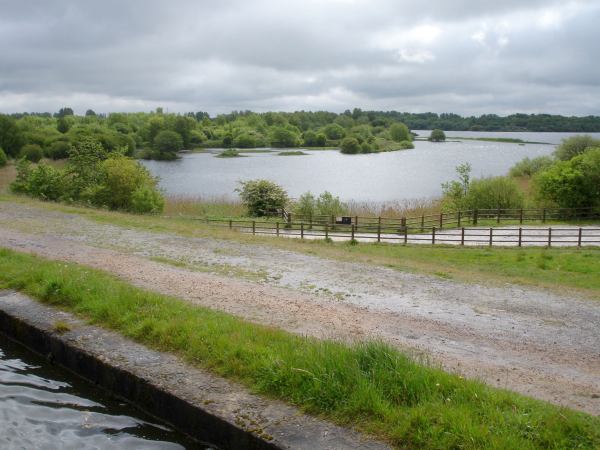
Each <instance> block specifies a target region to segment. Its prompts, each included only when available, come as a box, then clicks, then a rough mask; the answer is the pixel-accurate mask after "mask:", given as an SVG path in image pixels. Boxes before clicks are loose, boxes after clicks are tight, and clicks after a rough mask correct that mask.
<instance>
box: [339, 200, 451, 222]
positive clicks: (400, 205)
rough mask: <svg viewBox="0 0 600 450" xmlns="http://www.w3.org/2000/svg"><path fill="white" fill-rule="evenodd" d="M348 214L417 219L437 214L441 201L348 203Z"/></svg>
mask: <svg viewBox="0 0 600 450" xmlns="http://www.w3.org/2000/svg"><path fill="white" fill-rule="evenodd" d="M346 205H347V206H348V214H350V215H352V216H362V217H387V218H393V219H399V218H402V217H418V216H421V215H429V214H439V213H440V211H441V201H440V199H436V198H422V199H405V200H394V201H389V202H359V201H349V202H347V203H346Z"/></svg>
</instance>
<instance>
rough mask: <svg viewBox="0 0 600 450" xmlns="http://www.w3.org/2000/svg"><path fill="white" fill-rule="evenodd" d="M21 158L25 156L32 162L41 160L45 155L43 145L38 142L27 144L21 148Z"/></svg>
mask: <svg viewBox="0 0 600 450" xmlns="http://www.w3.org/2000/svg"><path fill="white" fill-rule="evenodd" d="M19 156H20V157H21V158H25V159H26V160H27V161H31V162H34V163H36V162H39V161H40V159H42V156H44V152H42V147H40V146H39V145H37V144H27V145H24V146H23V148H21V152H20V153H19Z"/></svg>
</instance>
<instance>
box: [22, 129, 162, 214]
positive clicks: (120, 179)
mask: <svg viewBox="0 0 600 450" xmlns="http://www.w3.org/2000/svg"><path fill="white" fill-rule="evenodd" d="M126 152H127V149H126V148H123V149H122V150H121V151H114V152H112V153H107V152H106V151H105V150H104V148H103V147H102V145H100V143H98V142H96V141H94V140H93V139H88V140H83V141H82V142H81V143H79V144H78V145H77V146H76V147H73V148H71V151H70V157H69V160H68V162H67V164H66V166H65V168H64V169H58V168H55V167H52V166H50V165H48V164H44V163H41V164H38V165H35V166H32V164H31V163H30V162H29V161H27V160H26V159H22V160H20V161H19V163H18V164H17V177H16V180H15V181H14V182H13V183H12V185H11V189H12V190H13V191H14V192H17V193H22V194H26V195H29V196H31V197H35V198H39V199H42V200H51V201H66V202H82V203H87V204H90V205H93V206H97V207H106V208H109V209H122V210H126V211H131V212H136V213H159V212H161V211H162V209H163V206H164V199H163V197H162V194H161V193H160V192H159V191H158V189H157V180H156V179H155V178H154V177H152V176H151V175H150V173H149V172H148V171H147V170H146V169H145V168H144V167H143V166H141V165H140V164H139V163H138V162H136V161H134V160H132V159H131V158H128V157H127V156H125V155H124V154H125V153H126Z"/></svg>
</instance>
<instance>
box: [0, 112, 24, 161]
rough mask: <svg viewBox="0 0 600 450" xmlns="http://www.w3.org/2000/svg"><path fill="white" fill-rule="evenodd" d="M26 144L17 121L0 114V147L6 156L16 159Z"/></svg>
mask: <svg viewBox="0 0 600 450" xmlns="http://www.w3.org/2000/svg"><path fill="white" fill-rule="evenodd" d="M24 143H25V141H24V138H23V134H22V133H21V131H20V130H19V127H18V126H17V123H16V121H15V119H13V118H12V117H10V116H7V115H5V114H0V147H2V149H3V150H4V151H5V152H6V155H7V156H10V157H13V158H14V157H16V156H17V155H18V154H19V150H20V149H21V147H22V146H23V144H24Z"/></svg>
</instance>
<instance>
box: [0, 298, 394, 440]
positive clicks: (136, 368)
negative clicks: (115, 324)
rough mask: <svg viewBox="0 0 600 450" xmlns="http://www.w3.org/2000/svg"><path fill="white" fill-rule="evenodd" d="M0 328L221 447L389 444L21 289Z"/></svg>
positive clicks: (4, 302) (1, 316)
mask: <svg viewBox="0 0 600 450" xmlns="http://www.w3.org/2000/svg"><path fill="white" fill-rule="evenodd" d="M57 323H61V324H66V325H67V327H66V328H68V330H66V331H65V330H64V328H65V327H60V328H61V331H60V332H59V331H57V330H58V329H59V327H57V326H56V325H57ZM0 333H2V334H4V335H6V336H7V337H9V338H10V339H13V340H15V341H17V342H19V343H21V344H23V345H24V346H26V347H28V348H29V349H31V350H33V351H34V352H36V353H39V354H42V355H44V356H46V357H48V358H49V359H50V360H51V361H52V362H53V363H55V364H58V365H61V366H63V367H65V368H67V369H68V370H70V371H71V372H74V373H75V374H77V375H79V376H81V377H83V378H84V379H87V380H88V381H90V382H92V383H95V384H96V385H98V386H100V387H102V388H104V389H106V390H108V391H110V392H111V393H113V394H114V395H116V396H117V397H120V398H122V399H124V400H126V401H128V402H130V403H132V404H134V405H135V406H137V407H138V408H140V409H141V410H143V411H144V412H146V413H148V414H150V415H152V416H154V417H156V418H158V419H160V420H161V421H164V422H166V423H168V424H170V425H171V426H172V427H173V428H175V429H177V430H178V431H181V432H183V433H185V434H187V435H189V436H191V437H193V438H195V439H198V440H199V441H204V442H210V443H212V444H214V445H217V446H218V447H219V448H221V449H261V450H262V449H306V450H308V449H311V450H320V449H321V450H326V449H327V450H338V449H340V450H341V449H359V448H360V449H366V450H380V449H388V448H389V447H388V446H387V445H385V444H383V443H380V442H376V441H373V440H369V439H368V438H365V437H364V436H362V435H360V434H359V433H356V432H354V431H351V430H348V429H345V428H342V427H339V426H336V425H333V424H331V423H328V422H326V421H324V420H321V419H317V418H314V417H310V416H307V415H305V414H303V413H301V412H300V411H299V410H298V409H296V408H294V407H292V406H289V405H286V404H284V403H282V402H279V401H275V400H270V399H265V398H263V397H259V396H257V395H254V394H251V393H250V392H248V390H247V389H245V388H243V387H241V386H240V385H238V384H235V383H232V382H230V381H228V380H225V379H223V378H220V377H217V376H215V375H212V374H210V373H208V372H206V371H204V370H200V369H197V368H194V367H191V366H190V365H188V364H185V363H184V362H182V361H181V360H180V359H178V358H177V357H175V356H173V355H170V354H166V353H161V352H157V351H154V350H150V349H148V348H146V347H144V346H142V345H139V344H137V343H135V342H132V341H130V340H128V339H126V338H124V337H122V336H120V335H118V334H116V333H113V332H110V331H107V330H105V329H102V328H98V327H95V326H91V325H88V324H86V323H85V322H84V321H82V320H80V319H77V318H75V317H74V316H73V315H71V314H69V313H66V312H63V311H59V310H57V309H54V308H51V307H48V306H45V305H42V304H40V303H38V302H36V301H35V300H32V299H31V298H29V297H27V296H24V295H22V294H20V293H17V292H14V291H0Z"/></svg>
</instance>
